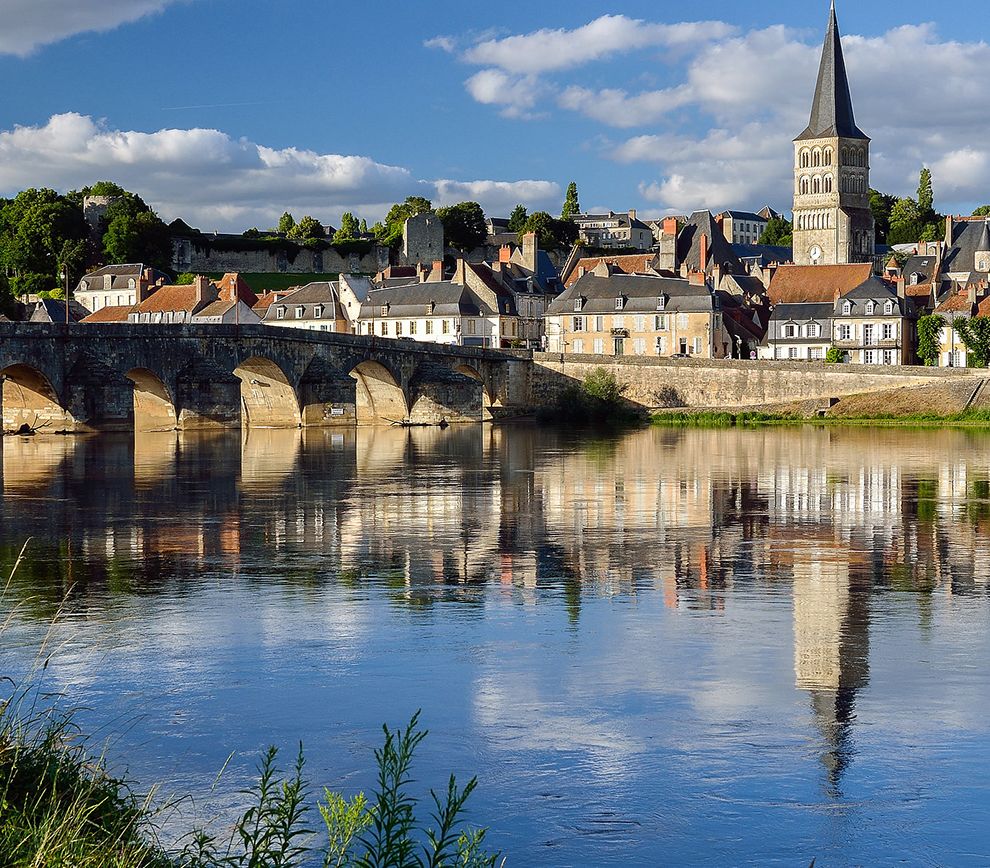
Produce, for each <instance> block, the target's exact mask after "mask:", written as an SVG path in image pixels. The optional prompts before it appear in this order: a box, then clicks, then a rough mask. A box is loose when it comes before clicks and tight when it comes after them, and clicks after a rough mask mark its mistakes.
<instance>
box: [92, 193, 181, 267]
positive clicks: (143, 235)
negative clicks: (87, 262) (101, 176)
mask: <svg viewBox="0 0 990 868" xmlns="http://www.w3.org/2000/svg"><path fill="white" fill-rule="evenodd" d="M106 219H107V224H106V231H105V232H104V233H103V253H104V255H105V257H106V260H107V262H109V263H112V264H118V265H119V264H122V263H125V262H141V263H144V264H145V265H151V266H153V267H155V268H160V269H167V268H169V267H170V266H171V262H172V236H171V233H170V232H169V230H168V226H166V225H165V224H164V223H163V222H162V221H161V219H159V217H158V215H157V214H155V212H154V211H152V210H151V209H150V208H148V206H147V205H145V204H144V202H143V201H141V199H140V198H139V197H137V196H133V195H132V194H127V195H126V196H124V197H122V198H120V199H117V200H116V201H115V202H113V203H112V204H111V205H110V206H109V207H108V208H107V214H106Z"/></svg>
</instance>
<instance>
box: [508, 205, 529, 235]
mask: <svg viewBox="0 0 990 868" xmlns="http://www.w3.org/2000/svg"><path fill="white" fill-rule="evenodd" d="M527 217H529V214H527V213H526V206H525V205H516V207H515V208H513V209H512V213H511V214H510V215H509V231H510V232H521V231H522V228H523V226H525V225H526V218H527Z"/></svg>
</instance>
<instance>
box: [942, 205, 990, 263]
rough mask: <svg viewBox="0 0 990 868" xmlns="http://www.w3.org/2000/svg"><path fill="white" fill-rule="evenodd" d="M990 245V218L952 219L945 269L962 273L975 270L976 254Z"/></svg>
mask: <svg viewBox="0 0 990 868" xmlns="http://www.w3.org/2000/svg"><path fill="white" fill-rule="evenodd" d="M988 246H990V218H987V219H984V220H982V221H981V220H954V221H953V224H952V247H951V249H950V250H949V252H948V254H947V255H946V257H945V269H944V270H945V271H946V272H950V273H952V274H962V273H965V272H969V271H976V254H977V252H978V251H981V250H985V249H987V247H988Z"/></svg>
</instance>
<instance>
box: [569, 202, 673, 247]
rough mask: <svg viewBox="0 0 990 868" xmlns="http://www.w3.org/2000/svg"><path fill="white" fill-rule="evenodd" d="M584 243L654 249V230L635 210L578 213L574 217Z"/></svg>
mask: <svg viewBox="0 0 990 868" xmlns="http://www.w3.org/2000/svg"><path fill="white" fill-rule="evenodd" d="M574 222H575V223H576V224H577V227H578V237H579V238H580V240H581V243H582V244H585V245H587V246H588V247H594V248H609V247H613V248H616V249H619V248H634V249H636V250H652V249H653V245H654V243H655V239H654V237H653V230H652V229H651V228H650V227H649V226H648V225H647V224H646V223H644V222H643V221H642V220H639V219H638V218H637V217H636V212H635V211H628V212H626V213H625V214H616V213H615V212H614V211H609V212H608V213H607V214H578V215H576V216H575V217H574Z"/></svg>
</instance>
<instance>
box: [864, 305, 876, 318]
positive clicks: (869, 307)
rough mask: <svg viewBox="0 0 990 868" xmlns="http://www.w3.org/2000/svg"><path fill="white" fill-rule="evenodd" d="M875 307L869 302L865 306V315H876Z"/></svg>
mask: <svg viewBox="0 0 990 868" xmlns="http://www.w3.org/2000/svg"><path fill="white" fill-rule="evenodd" d="M876 310H877V306H876V305H875V304H874V303H873V302H872V301H871V302H869V303H868V304H867V305H866V315H867V316H873V314H874V313H876Z"/></svg>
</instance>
